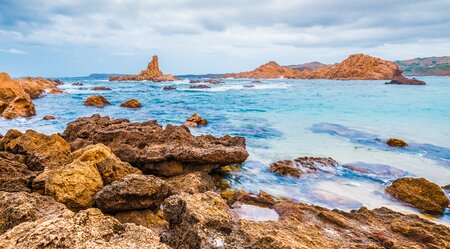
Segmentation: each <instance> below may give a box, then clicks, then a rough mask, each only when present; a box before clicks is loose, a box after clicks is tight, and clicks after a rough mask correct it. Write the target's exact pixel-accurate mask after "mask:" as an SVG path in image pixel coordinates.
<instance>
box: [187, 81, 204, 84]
mask: <svg viewBox="0 0 450 249" xmlns="http://www.w3.org/2000/svg"><path fill="white" fill-rule="evenodd" d="M200 82H202V81H201V80H190V81H189V83H191V84H194V83H200Z"/></svg>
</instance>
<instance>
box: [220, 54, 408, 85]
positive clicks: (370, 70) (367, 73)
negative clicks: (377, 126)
mask: <svg viewBox="0 0 450 249" xmlns="http://www.w3.org/2000/svg"><path fill="white" fill-rule="evenodd" d="M401 74H402V70H400V69H399V67H398V66H397V64H395V63H394V62H392V61H386V60H382V59H379V58H375V57H371V56H368V55H364V54H355V55H351V56H349V57H348V58H347V59H345V60H344V61H342V62H341V63H338V64H336V65H331V66H322V67H319V68H317V69H315V70H312V71H311V70H308V69H304V70H302V71H299V70H295V69H292V68H290V67H284V66H280V65H279V64H278V63H276V62H274V61H271V62H269V63H267V64H264V65H262V66H260V67H258V68H257V69H255V70H253V71H249V72H241V73H230V74H225V75H224V76H223V77H224V78H262V79H264V78H268V79H271V78H288V79H330V80H392V79H394V78H395V77H398V76H400V75H401ZM403 82H405V81H403Z"/></svg>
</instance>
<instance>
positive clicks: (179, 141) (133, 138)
mask: <svg viewBox="0 0 450 249" xmlns="http://www.w3.org/2000/svg"><path fill="white" fill-rule="evenodd" d="M63 137H64V138H65V139H66V140H67V141H68V142H69V143H70V144H71V146H72V148H73V149H79V148H82V147H84V146H87V145H90V144H96V143H103V144H105V145H106V146H108V147H110V148H111V149H112V151H113V153H114V154H115V155H117V156H118V157H119V158H120V159H121V160H123V161H125V162H129V163H130V164H131V165H133V166H135V167H138V168H140V169H141V170H143V171H144V172H146V173H152V174H157V175H166V176H174V175H180V174H184V173H188V172H192V171H202V170H205V171H209V170H211V169H213V168H214V167H216V166H219V165H226V164H232V163H241V162H243V161H245V160H246V159H247V157H248V152H247V151H246V149H245V139H244V138H242V137H231V136H224V137H221V138H216V137H213V136H211V135H202V136H193V135H192V134H191V133H190V131H189V129H188V128H187V127H185V126H173V125H167V126H166V128H165V129H163V128H162V127H161V125H159V124H158V123H157V122H156V121H147V122H142V123H139V122H130V121H129V120H127V119H111V118H109V117H101V116H100V115H93V116H91V117H88V118H79V119H77V120H76V121H74V122H71V123H69V124H68V125H67V128H66V130H65V131H64V133H63Z"/></svg>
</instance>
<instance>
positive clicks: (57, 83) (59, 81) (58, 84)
mask: <svg viewBox="0 0 450 249" xmlns="http://www.w3.org/2000/svg"><path fill="white" fill-rule="evenodd" d="M51 81H52V82H53V84H55V86H61V85H64V82H63V81H62V80H60V79H55V80H51Z"/></svg>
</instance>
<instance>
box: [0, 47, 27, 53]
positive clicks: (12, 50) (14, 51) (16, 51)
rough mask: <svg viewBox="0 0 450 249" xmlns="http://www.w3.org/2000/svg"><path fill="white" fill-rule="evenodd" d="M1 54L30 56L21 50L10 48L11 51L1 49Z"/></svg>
mask: <svg viewBox="0 0 450 249" xmlns="http://www.w3.org/2000/svg"><path fill="white" fill-rule="evenodd" d="M0 52H1V53H8V54H28V53H27V52H25V51H23V50H20V49H15V48H10V49H2V48H0Z"/></svg>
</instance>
